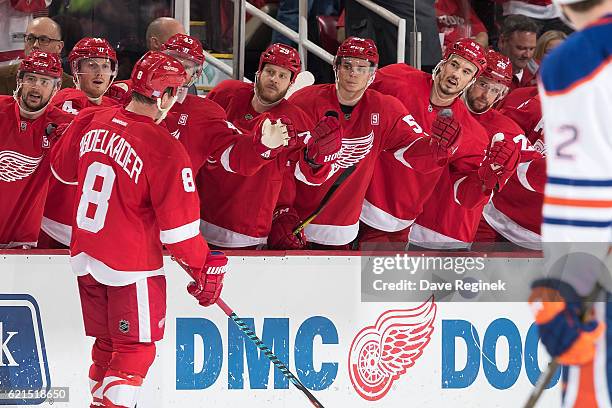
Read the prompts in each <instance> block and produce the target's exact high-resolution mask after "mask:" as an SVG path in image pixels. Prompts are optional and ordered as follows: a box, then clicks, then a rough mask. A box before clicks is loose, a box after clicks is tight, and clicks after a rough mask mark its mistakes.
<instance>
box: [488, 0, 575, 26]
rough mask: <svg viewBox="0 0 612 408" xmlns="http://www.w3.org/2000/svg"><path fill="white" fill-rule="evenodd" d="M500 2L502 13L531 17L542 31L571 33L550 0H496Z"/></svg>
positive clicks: (557, 8)
mask: <svg viewBox="0 0 612 408" xmlns="http://www.w3.org/2000/svg"><path fill="white" fill-rule="evenodd" d="M496 2H497V3H502V7H503V15H504V16H511V15H515V14H520V15H522V16H525V17H529V18H532V19H534V20H535V21H536V23H538V24H539V26H540V27H541V29H542V31H541V32H546V31H548V30H560V31H563V32H565V33H566V34H571V32H572V29H571V28H570V27H568V26H567V25H566V24H564V23H563V21H561V18H560V17H561V13H560V11H559V7H556V6H555V5H554V4H553V1H552V0H496Z"/></svg>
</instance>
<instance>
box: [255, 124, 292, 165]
mask: <svg viewBox="0 0 612 408" xmlns="http://www.w3.org/2000/svg"><path fill="white" fill-rule="evenodd" d="M254 137H255V140H254V143H255V150H256V151H257V152H258V153H259V154H260V155H261V156H262V157H263V158H264V159H272V158H274V157H275V156H276V155H277V154H278V153H280V151H281V150H282V149H283V148H284V147H291V146H294V145H295V144H296V141H297V135H296V133H295V129H294V127H293V123H292V122H291V120H290V119H289V118H287V117H281V118H279V119H276V121H275V122H274V123H272V121H271V120H270V118H268V117H266V118H265V119H263V120H262V121H261V122H260V123H259V129H258V131H257V132H255V135H254Z"/></svg>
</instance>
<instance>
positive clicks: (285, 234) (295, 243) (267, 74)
mask: <svg viewBox="0 0 612 408" xmlns="http://www.w3.org/2000/svg"><path fill="white" fill-rule="evenodd" d="M300 70H301V62H300V56H299V54H298V52H297V50H295V49H294V48H292V47H289V46H288V45H284V44H272V45H270V46H269V47H268V48H267V49H266V50H265V51H264V52H263V53H262V54H261V57H260V59H259V69H258V71H257V73H256V75H255V84H248V83H245V82H243V81H237V80H227V81H223V82H222V83H220V84H219V85H217V86H216V87H215V88H214V89H213V90H212V91H211V92H210V93H209V94H208V95H207V99H210V100H212V101H214V102H217V103H218V104H219V105H220V106H221V107H222V108H223V109H225V111H226V113H227V116H228V119H229V120H230V121H231V122H232V123H234V124H235V125H236V126H237V127H238V128H239V129H242V130H244V131H251V130H252V129H253V128H254V126H255V125H256V123H257V121H258V120H259V118H260V117H261V115H262V114H267V115H270V116H271V117H272V118H278V117H281V116H286V117H288V118H289V119H290V120H291V122H292V123H293V126H294V127H295V129H296V131H297V132H298V134H299V135H300V137H299V138H298V144H297V145H296V146H295V148H293V149H291V150H287V151H285V152H283V153H282V154H280V155H279V157H278V158H277V160H276V161H275V163H273V164H272V165H270V166H266V167H264V168H262V169H261V170H260V171H259V172H257V174H255V175H254V176H252V177H244V176H241V175H238V174H234V173H230V172H227V171H225V169H223V168H222V167H216V168H208V167H206V168H203V169H202V170H201V171H200V174H199V175H198V178H197V184H198V191H199V193H200V200H201V201H202V203H204V204H203V205H202V206H201V211H202V212H201V216H202V234H203V235H204V237H205V238H206V240H207V241H208V242H209V243H212V244H214V245H217V246H220V247H225V248H250V249H253V248H256V247H261V246H262V245H264V244H266V243H267V247H268V248H269V249H301V248H303V247H304V245H305V238H304V236H303V234H298V235H294V234H293V228H294V227H295V225H296V224H297V223H298V222H299V217H298V215H297V212H296V211H295V209H294V208H293V207H291V206H290V205H288V204H290V203H284V202H282V201H284V200H286V198H284V197H283V198H281V197H280V193H281V187H282V183H283V178H284V177H289V178H290V179H291V178H294V177H295V179H296V180H297V182H298V183H306V184H308V185H317V184H320V183H321V182H323V181H325V178H326V177H327V175H328V173H329V171H330V170H331V166H332V164H333V163H334V162H335V160H336V159H337V156H338V152H339V150H340V148H341V146H342V136H341V133H340V129H339V124H338V120H337V119H336V118H334V117H323V118H320V119H321V120H320V122H319V123H318V125H317V126H314V125H313V121H312V120H311V119H310V118H309V117H308V116H306V114H305V113H304V112H303V111H302V110H301V109H300V108H298V107H297V106H294V105H293V104H292V103H290V102H289V101H287V100H285V98H284V97H285V94H286V93H287V91H288V89H289V88H290V87H291V86H293V84H294V82H295V79H296V76H297V75H298V74H299V72H300ZM310 129H311V131H308V130H310ZM304 149H305V151H304ZM287 183H291V180H289V181H287ZM279 199H281V202H279Z"/></svg>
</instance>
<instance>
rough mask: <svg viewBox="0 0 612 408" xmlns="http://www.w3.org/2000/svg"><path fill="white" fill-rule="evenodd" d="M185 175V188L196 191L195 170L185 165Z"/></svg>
mask: <svg viewBox="0 0 612 408" xmlns="http://www.w3.org/2000/svg"><path fill="white" fill-rule="evenodd" d="M181 176H182V177H183V188H184V189H185V191H186V192H187V193H193V192H194V191H195V183H194V181H193V172H192V171H191V169H190V168H189V167H185V168H184V169H183V170H182V171H181Z"/></svg>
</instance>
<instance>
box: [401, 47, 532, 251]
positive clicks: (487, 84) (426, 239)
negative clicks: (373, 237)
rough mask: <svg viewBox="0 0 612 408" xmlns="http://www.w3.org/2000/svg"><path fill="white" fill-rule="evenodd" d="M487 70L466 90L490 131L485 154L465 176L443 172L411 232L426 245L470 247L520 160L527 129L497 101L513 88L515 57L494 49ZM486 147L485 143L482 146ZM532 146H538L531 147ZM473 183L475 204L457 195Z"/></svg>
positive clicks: (415, 240)
mask: <svg viewBox="0 0 612 408" xmlns="http://www.w3.org/2000/svg"><path fill="white" fill-rule="evenodd" d="M485 55H486V57H487V66H486V68H485V70H484V71H483V73H482V75H481V76H480V77H478V78H477V79H476V81H474V83H473V84H472V85H471V86H470V87H468V88H467V90H466V92H465V93H464V94H463V99H464V102H465V104H466V106H467V108H468V109H469V110H470V111H471V112H472V115H473V117H474V118H475V119H476V120H477V121H478V123H480V124H481V125H482V127H484V129H485V130H486V132H487V138H486V139H485V149H486V155H482V153H484V151H483V152H482V153H481V162H482V164H480V163H478V165H479V166H478V167H477V168H476V169H474V170H473V171H471V172H470V173H467V174H465V175H464V177H462V178H460V179H456V178H455V179H453V178H449V177H441V178H440V181H439V182H438V184H437V185H436V189H435V190H434V192H433V193H432V194H431V196H430V197H429V200H428V201H427V203H425V207H424V209H423V213H422V214H421V215H419V217H418V218H417V220H416V222H415V225H414V227H413V228H412V229H411V231H410V242H411V243H414V244H416V245H418V246H423V247H427V248H434V249H442V248H453V249H467V248H470V246H471V244H472V242H473V241H474V236H475V235H476V230H477V228H478V223H479V222H480V218H481V215H482V208H483V206H484V205H485V204H486V203H487V201H489V198H490V196H491V193H492V192H493V191H495V190H497V191H499V190H501V189H502V188H503V187H504V186H505V184H506V181H507V180H508V178H509V177H510V176H512V174H514V171H515V170H516V167H517V165H518V163H519V160H520V148H519V145H518V144H517V143H519V142H521V141H524V140H525V135H524V134H523V131H522V129H521V128H520V127H519V126H518V125H517V124H516V123H514V122H513V121H512V120H510V119H508V118H507V117H505V116H504V115H502V114H501V113H499V112H497V111H496V110H494V109H492V107H493V105H494V104H495V103H496V102H497V101H498V100H500V99H502V98H503V97H504V96H505V95H506V93H507V92H508V87H509V86H510V83H511V82H512V64H511V63H510V60H509V59H508V58H507V57H505V56H503V55H501V54H499V53H497V52H495V51H493V50H491V49H489V50H487V51H486V53H485ZM480 146H482V144H481V145H480ZM528 147H529V148H530V149H531V151H533V148H531V146H530V145H529V146H528ZM526 148H527V145H526ZM468 185H472V186H473V188H471V194H473V198H467V199H466V201H470V202H472V203H473V204H472V205H466V204H465V202H464V201H462V200H460V199H458V198H457V194H458V192H459V191H461V189H462V188H465V187H467V186H468Z"/></svg>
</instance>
